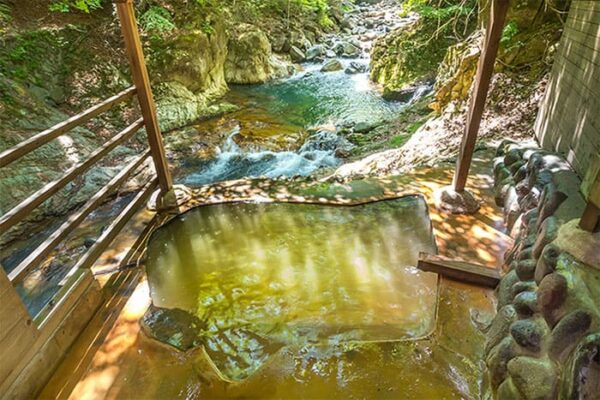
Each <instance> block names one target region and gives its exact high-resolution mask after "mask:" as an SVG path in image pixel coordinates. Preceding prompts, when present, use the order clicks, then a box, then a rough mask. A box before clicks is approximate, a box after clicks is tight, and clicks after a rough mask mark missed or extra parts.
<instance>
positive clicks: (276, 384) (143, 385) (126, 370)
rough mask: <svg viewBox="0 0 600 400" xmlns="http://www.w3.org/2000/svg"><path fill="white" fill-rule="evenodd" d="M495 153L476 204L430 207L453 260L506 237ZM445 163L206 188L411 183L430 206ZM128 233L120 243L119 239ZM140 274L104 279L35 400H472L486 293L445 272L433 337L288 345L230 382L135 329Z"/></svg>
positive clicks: (500, 245) (487, 252)
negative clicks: (495, 186) (376, 173)
mask: <svg viewBox="0 0 600 400" xmlns="http://www.w3.org/2000/svg"><path fill="white" fill-rule="evenodd" d="M491 155H492V154H491V153H490V152H484V153H477V156H476V159H475V161H474V165H473V171H472V172H473V175H472V176H473V178H472V179H471V181H470V187H471V188H472V189H474V190H473V191H474V192H475V193H476V195H477V196H478V197H480V198H482V199H484V200H485V204H484V205H483V207H482V209H481V211H480V213H478V214H476V215H474V216H453V215H445V214H441V213H439V212H437V211H436V210H434V209H431V207H430V213H431V218H432V221H433V224H434V229H435V234H436V238H437V243H438V246H439V248H440V253H441V254H444V255H447V256H450V257H455V256H457V255H458V254H460V255H461V256H462V257H464V258H465V259H468V260H470V261H475V262H479V263H483V264H486V265H489V266H491V267H492V266H497V265H499V264H500V263H501V258H502V254H503V252H504V251H505V249H506V247H507V246H508V245H509V244H510V239H509V238H507V237H506V236H505V235H504V233H503V231H502V228H501V227H502V220H501V217H500V215H501V212H500V210H499V209H497V208H496V207H495V206H494V205H492V198H493V196H492V195H491V192H490V186H491V177H490V174H489V172H490V171H489V170H490V162H491ZM451 172H452V169H451V168H441V169H435V170H430V171H427V172H421V173H417V174H415V175H412V176H403V177H391V178H388V179H378V180H371V181H362V183H361V181H356V182H353V183H349V184H333V185H324V184H322V185H321V186H320V187H319V186H317V187H315V186H314V185H313V186H312V187H306V183H305V184H304V185H303V183H302V182H301V181H299V180H298V181H292V182H290V181H287V180H285V181H284V180H279V181H271V182H272V183H270V184H269V183H268V181H266V180H264V181H260V180H254V181H252V182H249V181H238V182H236V183H225V184H222V185H219V186H218V187H213V188H212V189H208V188H205V189H201V191H202V192H203V193H204V199H205V200H206V201H208V202H221V201H227V200H233V199H235V198H248V197H255V196H259V197H263V198H268V197H270V198H273V197H279V200H282V199H290V200H300V199H301V198H303V199H304V200H309V201H330V200H328V199H326V197H325V195H327V197H331V196H332V195H333V196H334V197H335V196H336V195H339V196H342V195H344V197H348V196H350V197H353V198H354V199H359V200H360V199H362V200H364V199H368V198H370V197H379V198H380V197H385V196H397V195H399V194H401V193H408V192H412V193H421V194H424V195H425V196H426V198H427V199H428V203H429V204H431V201H430V199H431V193H432V191H433V190H435V189H436V188H438V187H441V186H445V185H447V184H449V183H450V180H451ZM376 181H378V182H376ZM376 183H377V184H376ZM260 186H262V187H260ZM286 187H287V188H288V189H287V191H288V193H285V192H286V189H285V188H286ZM267 196H268V197H267ZM255 198H256V197H255ZM125 239H126V238H123V240H119V241H118V242H119V243H121V244H124V243H126V240H125ZM139 277H140V271H139V269H134V270H129V271H125V272H121V273H118V274H115V275H113V276H112V277H111V278H110V280H109V282H108V284H107V286H106V290H107V293H109V294H110V293H112V294H113V296H112V297H111V299H112V301H113V304H110V305H108V306H107V307H104V308H102V309H101V311H100V312H99V313H98V315H97V316H96V317H95V318H94V319H93V321H92V323H91V324H90V326H89V327H88V328H87V329H86V331H85V332H84V334H83V335H82V337H81V338H80V339H79V340H78V342H77V343H76V345H75V346H74V348H73V349H72V351H71V352H70V354H69V355H68V356H67V358H66V360H65V361H64V362H63V364H62V366H61V367H60V368H59V370H58V371H57V373H56V374H55V376H54V377H53V379H52V380H51V382H50V383H49V385H48V386H47V387H46V389H45V390H44V392H43V393H42V398H54V397H59V398H69V397H70V398H78V399H83V398H94V399H99V398H117V397H118V398H198V397H210V398H219V397H230V398H231V397H259V396H260V397H267V398H269V397H272V398H281V397H292V398H293V397H304V398H332V397H345V398H353V397H357V398H365V397H366V398H374V397H389V398H397V397H399V396H402V397H405V398H461V397H462V398H465V397H467V398H473V397H478V396H479V395H480V390H481V389H480V388H481V387H482V379H483V378H482V370H481V368H482V366H481V365H480V360H481V359H482V354H483V349H482V347H483V340H484V336H483V334H482V333H481V332H480V330H479V327H480V326H483V325H485V324H486V322H487V321H489V320H490V319H491V317H492V316H493V313H494V308H495V307H494V300H493V298H494V297H493V293H492V292H491V291H490V290H486V289H480V288H477V287H473V286H468V285H464V284H460V283H457V282H452V281H447V280H445V279H441V282H440V285H441V286H440V297H439V299H438V307H439V308H438V318H437V323H436V329H435V333H434V334H433V335H432V336H430V337H429V338H428V339H425V340H420V341H409V342H388V343H373V344H369V345H360V346H359V345H356V346H353V345H344V346H340V345H322V346H310V347H298V348H294V347H288V348H285V349H283V350H281V351H280V352H278V353H277V354H276V355H275V356H274V357H272V358H271V360H270V361H269V362H268V363H267V365H265V366H263V368H261V369H260V370H259V371H258V372H257V373H256V374H254V375H252V377H250V378H249V379H247V380H246V381H243V382H242V383H236V384H233V383H227V382H225V381H223V380H222V379H221V377H219V375H218V373H217V372H216V370H215V369H214V368H213V366H212V365H211V364H210V363H209V362H208V359H207V358H206V357H205V355H204V354H203V352H202V351H198V352H196V353H191V354H182V353H177V352H174V351H173V350H171V349H169V348H166V347H164V346H162V345H159V344H157V343H156V342H152V341H150V340H149V339H147V338H146V337H145V336H144V335H142V334H140V328H139V324H138V319H139V318H140V317H141V316H142V315H143V313H144V312H145V310H146V308H147V307H148V305H149V292H148V286H147V284H146V282H145V281H144V280H143V279H142V281H141V282H140V283H139V284H137V282H138V278H139ZM131 293H132V294H131ZM130 294H131V296H130V297H129V295H130ZM125 301H126V304H125V307H124V308H123V309H122V310H121V311H120V314H119V315H118V316H117V315H116V313H117V311H118V310H119V309H120V306H122V304H123V303H125ZM115 318H116V322H115V323H114V324H113V321H114V320H115Z"/></svg>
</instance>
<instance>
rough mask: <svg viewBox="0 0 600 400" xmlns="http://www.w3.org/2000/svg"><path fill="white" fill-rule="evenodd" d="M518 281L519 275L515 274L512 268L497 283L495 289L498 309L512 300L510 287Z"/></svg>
mask: <svg viewBox="0 0 600 400" xmlns="http://www.w3.org/2000/svg"><path fill="white" fill-rule="evenodd" d="M518 281H519V277H518V276H517V273H516V271H514V270H512V271H510V272H508V273H507V274H506V275H504V277H503V278H502V280H500V283H499V284H498V287H497V289H496V293H497V296H496V297H497V298H498V310H500V309H502V307H504V306H506V305H507V304H510V303H511V302H512V299H513V295H512V287H513V285H514V284H515V283H517V282H518Z"/></svg>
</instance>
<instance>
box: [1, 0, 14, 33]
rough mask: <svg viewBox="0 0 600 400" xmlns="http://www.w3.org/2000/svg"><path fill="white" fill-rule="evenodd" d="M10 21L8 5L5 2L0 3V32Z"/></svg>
mask: <svg viewBox="0 0 600 400" xmlns="http://www.w3.org/2000/svg"><path fill="white" fill-rule="evenodd" d="M10 21H12V17H11V15H10V7H9V6H8V5H7V4H4V3H0V33H2V32H4V30H5V28H6V26H8V24H9V23H10Z"/></svg>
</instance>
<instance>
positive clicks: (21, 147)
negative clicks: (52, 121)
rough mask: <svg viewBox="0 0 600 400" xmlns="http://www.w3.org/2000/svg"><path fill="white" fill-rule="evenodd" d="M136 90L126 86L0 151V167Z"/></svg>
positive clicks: (87, 119) (131, 94) (130, 95)
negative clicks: (98, 102)
mask: <svg viewBox="0 0 600 400" xmlns="http://www.w3.org/2000/svg"><path fill="white" fill-rule="evenodd" d="M136 91H137V89H136V88H135V86H132V87H130V88H127V89H125V90H123V91H122V92H121V93H118V94H116V95H115V96H113V97H111V98H108V99H106V100H104V101H103V102H102V103H100V104H97V105H95V106H93V107H91V108H88V109H87V110H85V111H84V112H82V113H80V114H77V115H74V116H73V117H71V118H69V119H67V120H66V121H63V122H61V123H59V124H56V125H54V126H53V127H52V128H49V129H46V130H45V131H43V132H40V133H38V134H37V135H35V136H32V137H30V138H29V139H27V140H25V141H23V142H21V143H19V144H18V145H16V146H14V147H11V148H10V149H7V150H5V151H3V152H2V153H0V168H1V167H4V166H6V165H8V164H10V163H11V162H13V161H15V160H17V159H19V158H21V157H23V156H24V155H25V154H27V153H29V152H31V151H33V150H35V149H37V148H38V147H40V146H42V145H43V144H46V143H48V142H49V141H51V140H52V139H56V138H57V137H59V136H61V135H64V134H65V133H67V132H69V131H70V130H71V129H73V128H75V127H77V126H79V125H81V124H83V123H85V122H87V121H89V120H90V119H92V118H94V117H96V116H98V115H100V114H102V113H103V112H105V111H107V110H109V109H110V108H111V107H113V106H114V105H116V104H119V103H121V102H123V101H125V100H127V99H129V98H130V97H132V96H133V95H134V94H135V93H136Z"/></svg>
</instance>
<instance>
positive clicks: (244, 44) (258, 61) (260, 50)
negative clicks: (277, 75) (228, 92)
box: [225, 24, 273, 84]
mask: <svg viewBox="0 0 600 400" xmlns="http://www.w3.org/2000/svg"><path fill="white" fill-rule="evenodd" d="M271 54H272V51H271V44H270V43H269V39H268V38H267V35H266V34H265V33H264V32H263V31H261V30H260V29H259V28H257V27H256V26H254V25H248V24H244V25H242V26H240V27H238V28H237V29H236V30H235V32H233V33H232V35H231V37H230V38H229V43H228V53H227V59H226V61H225V80H226V81H227V82H228V83H237V84H252V83H264V82H266V81H268V80H269V79H270V78H271V76H272V74H273V68H272V66H271Z"/></svg>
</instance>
